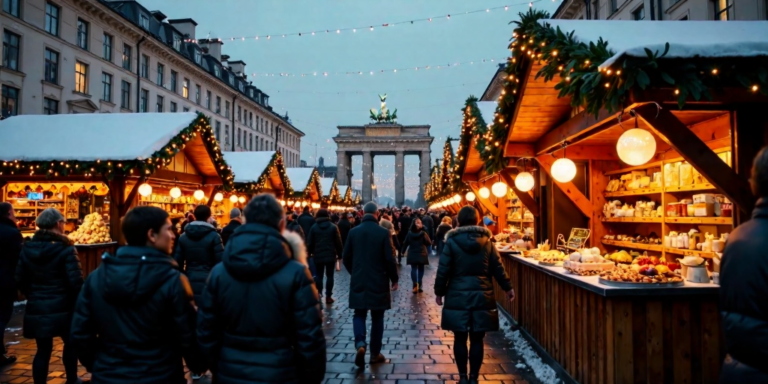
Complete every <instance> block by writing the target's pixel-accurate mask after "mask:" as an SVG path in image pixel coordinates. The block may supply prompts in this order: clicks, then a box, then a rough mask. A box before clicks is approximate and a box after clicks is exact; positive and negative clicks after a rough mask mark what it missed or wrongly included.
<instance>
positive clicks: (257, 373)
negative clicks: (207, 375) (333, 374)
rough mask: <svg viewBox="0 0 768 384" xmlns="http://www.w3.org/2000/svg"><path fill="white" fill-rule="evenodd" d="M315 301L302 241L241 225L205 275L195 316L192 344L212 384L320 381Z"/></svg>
mask: <svg viewBox="0 0 768 384" xmlns="http://www.w3.org/2000/svg"><path fill="white" fill-rule="evenodd" d="M318 300H319V299H318V296H317V290H316V289H315V283H314V281H312V276H310V274H309V270H308V269H307V258H306V251H305V250H304V244H303V242H302V241H301V238H300V237H299V236H297V235H296V234H294V233H291V232H285V233H283V234H282V235H281V234H280V233H279V232H278V231H277V230H275V229H272V228H270V227H267V226H265V225H262V224H257V223H246V224H243V226H242V227H240V229H239V230H238V231H237V232H236V233H235V234H234V235H233V236H232V237H231V238H230V239H229V245H227V250H226V251H225V252H224V261H223V262H222V263H220V264H219V265H217V266H216V267H214V268H213V271H211V276H210V278H209V280H208V284H207V285H206V287H205V292H204V293H203V301H202V305H201V306H200V312H199V321H198V328H197V335H198V340H199V342H200V344H201V346H202V348H203V352H204V353H205V356H206V357H207V359H208V361H209V362H210V364H211V367H212V371H213V372H214V373H215V374H216V375H217V378H218V382H219V383H222V384H246V383H247V384H254V383H297V384H298V383H302V384H303V383H308V384H313V383H320V382H321V381H323V379H324V376H325V362H326V359H325V349H326V344H325V336H323V329H322V314H321V311H320V305H319V301H318Z"/></svg>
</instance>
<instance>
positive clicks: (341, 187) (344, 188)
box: [336, 185, 350, 198]
mask: <svg viewBox="0 0 768 384" xmlns="http://www.w3.org/2000/svg"><path fill="white" fill-rule="evenodd" d="M336 188H339V195H340V196H341V197H342V198H343V197H344V196H345V195H346V194H347V189H349V188H350V186H349V185H337V186H336Z"/></svg>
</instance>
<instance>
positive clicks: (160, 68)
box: [157, 63, 165, 87]
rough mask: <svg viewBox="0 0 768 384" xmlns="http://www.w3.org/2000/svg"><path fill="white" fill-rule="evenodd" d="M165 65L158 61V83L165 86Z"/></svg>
mask: <svg viewBox="0 0 768 384" xmlns="http://www.w3.org/2000/svg"><path fill="white" fill-rule="evenodd" d="M164 77H165V65H162V64H160V63H157V85H159V86H161V87H162V86H163V82H164V81H165V79H164Z"/></svg>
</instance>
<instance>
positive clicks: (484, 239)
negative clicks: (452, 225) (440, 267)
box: [445, 225, 492, 253]
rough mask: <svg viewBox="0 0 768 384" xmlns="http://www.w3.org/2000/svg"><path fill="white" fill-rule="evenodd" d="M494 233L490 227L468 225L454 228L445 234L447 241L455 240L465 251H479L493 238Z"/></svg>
mask: <svg viewBox="0 0 768 384" xmlns="http://www.w3.org/2000/svg"><path fill="white" fill-rule="evenodd" d="M491 236H492V233H491V231H490V230H488V228H485V227H481V226H479V225H468V226H466V227H458V228H456V229H452V230H450V231H448V233H446V234H445V241H453V242H454V243H456V245H458V246H459V248H461V249H462V250H463V251H465V252H469V253H477V252H479V251H480V250H481V249H482V248H483V247H485V246H486V244H488V242H489V241H490V240H491Z"/></svg>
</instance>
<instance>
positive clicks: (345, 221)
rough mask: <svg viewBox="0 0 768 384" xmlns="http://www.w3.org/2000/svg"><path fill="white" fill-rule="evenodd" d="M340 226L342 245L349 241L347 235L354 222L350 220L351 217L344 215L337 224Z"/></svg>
mask: <svg viewBox="0 0 768 384" xmlns="http://www.w3.org/2000/svg"><path fill="white" fill-rule="evenodd" d="M337 226H338V227H339V233H340V234H341V245H344V244H346V243H347V236H348V235H349V230H350V229H352V223H350V222H349V218H348V217H347V216H346V215H344V216H342V217H341V219H339V224H337Z"/></svg>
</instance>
